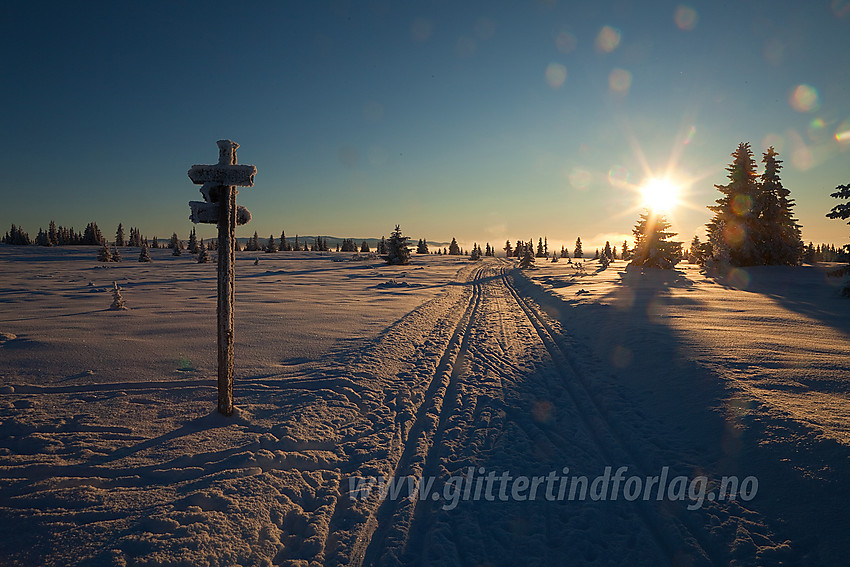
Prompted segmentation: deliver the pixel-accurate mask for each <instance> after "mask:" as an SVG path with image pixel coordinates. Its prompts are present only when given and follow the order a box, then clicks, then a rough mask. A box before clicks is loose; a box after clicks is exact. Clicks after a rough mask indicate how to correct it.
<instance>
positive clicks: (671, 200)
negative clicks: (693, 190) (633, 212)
mask: <svg viewBox="0 0 850 567" xmlns="http://www.w3.org/2000/svg"><path fill="white" fill-rule="evenodd" d="M679 193H680V187H679V186H678V185H676V184H675V183H673V182H672V181H670V180H669V179H667V178H663V177H650V178H649V179H647V180H646V181H644V182H643V184H642V185H641V187H640V194H641V197H642V198H643V206H645V207H646V208H648V209H649V210H651V211H656V212H659V213H667V212H670V211H671V210H672V209H673V207H675V206H676V204H677V203H678V201H679Z"/></svg>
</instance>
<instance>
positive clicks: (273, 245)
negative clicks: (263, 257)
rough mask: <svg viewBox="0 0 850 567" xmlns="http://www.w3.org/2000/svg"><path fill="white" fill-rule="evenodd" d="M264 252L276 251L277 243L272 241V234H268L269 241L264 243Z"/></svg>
mask: <svg viewBox="0 0 850 567" xmlns="http://www.w3.org/2000/svg"><path fill="white" fill-rule="evenodd" d="M266 252H269V253H272V252H277V243H276V242H275V241H274V236H273V235H269V241H268V242H267V243H266Z"/></svg>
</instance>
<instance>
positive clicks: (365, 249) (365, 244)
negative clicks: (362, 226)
mask: <svg viewBox="0 0 850 567" xmlns="http://www.w3.org/2000/svg"><path fill="white" fill-rule="evenodd" d="M360 252H361V253H363V254H368V253H369V243H368V242H366V241H365V240H364V241H363V242H361V243H360ZM417 253H418V251H417ZM426 254H427V252H426Z"/></svg>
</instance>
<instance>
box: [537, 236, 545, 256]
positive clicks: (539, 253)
mask: <svg viewBox="0 0 850 567" xmlns="http://www.w3.org/2000/svg"><path fill="white" fill-rule="evenodd" d="M535 256H536V257H537V258H543V257H545V252H544V251H543V238H538V239H537V254H535Z"/></svg>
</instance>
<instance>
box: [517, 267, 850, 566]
mask: <svg viewBox="0 0 850 567" xmlns="http://www.w3.org/2000/svg"><path fill="white" fill-rule="evenodd" d="M648 272H649V273H647V274H642V273H633V272H631V273H630V272H626V273H623V274H622V279H621V283H620V285H619V287H618V288H617V289H616V290H615V291H614V292H612V293H611V294H610V296H609V297H607V298H606V299H607V300H608V303H610V305H600V304H578V305H569V304H568V303H565V302H564V301H563V300H562V299H561V298H560V297H558V296H556V295H554V294H552V293H549V292H546V291H544V290H543V289H542V288H540V287H538V286H536V285H534V284H532V283H531V282H529V281H528V280H527V279H526V278H517V283H518V284H519V285H520V286H521V287H522V288H523V291H524V293H525V294H527V295H528V296H531V297H532V298H533V299H534V300H535V301H536V302H537V303H538V305H539V306H540V307H541V308H542V309H543V310H545V311H546V313H547V314H548V315H549V316H550V317H552V318H553V319H555V320H557V321H559V322H560V323H561V325H562V326H563V327H564V329H566V330H567V332H568V333H575V334H577V335H582V334H584V335H585V337H583V338H584V339H585V341H586V342H587V343H589V344H591V345H592V347H593V350H594V351H595V354H596V355H597V357H598V358H600V359H602V360H603V366H604V367H605V370H606V371H607V372H608V376H610V377H611V381H610V384H604V383H600V384H590V385H589V386H590V388H591V389H592V390H593V395H594V397H595V399H596V403H597V404H598V405H599V407H600V408H601V410H602V411H603V412H607V411H608V410H609V409H610V410H611V413H610V414H609V415H608V417H609V418H613V419H615V420H616V419H619V418H621V417H623V414H622V413H621V414H620V415H617V414H616V413H614V412H615V410H616V408H614V407H610V404H611V403H612V402H613V403H616V399H617V398H618V397H619V398H620V399H622V398H626V399H629V400H630V401H631V402H632V403H633V405H634V407H635V408H637V411H636V412H632V413H633V414H634V417H633V419H640V420H641V422H637V423H632V424H629V423H619V424H618V423H617V422H616V421H615V422H613V425H614V426H615V427H620V426H621V427H620V429H621V431H623V432H624V435H623V436H624V438H625V440H626V442H627V443H628V442H629V435H630V433H629V431H631V432H633V434H634V435H636V436H637V439H636V440H638V441H639V440H640V439H642V438H649V439H651V442H652V443H653V444H654V445H655V449H656V450H654V451H653V454H652V455H647V456H646V457H647V461H648V462H654V464H655V470H650V471H642V472H645V473H647V474H658V472H657V471H658V470H660V468H661V467H662V466H670V467H671V475H672V473H673V469H675V468H679V469H680V470H681V469H682V468H685V469H689V470H691V471H692V474H694V475H695V474H708V475H709V476H711V477H714V478H718V479H719V478H721V477H722V476H724V475H726V476H730V475H735V476H737V477H738V478H739V479H743V478H744V477H747V476H750V475H752V476H755V477H756V478H757V479H758V493H757V496H756V497H755V498H754V499H753V500H752V501H750V502H741V501H737V502H732V503H727V504H728V506H727V509H728V510H729V512H728V514H725V513H724V511H723V510H722V508H721V509H719V510H718V508H717V506H716V505H715V504H717V503H711V502H706V504H705V505H704V506H703V509H702V510H698V511H693V512H688V511H685V509H684V507H682V508H681V510H680V512H679V514H678V515H679V517H680V519H682V521H683V522H684V523H685V525H687V526H689V527H690V528H691V529H692V530H694V529H696V530H704V531H703V534H704V535H705V537H707V539H708V541H710V542H712V545H713V546H716V548H715V549H712V550H711V552H712V555H713V556H714V557H715V558H718V557H723V558H724V559H725V561H724V562H728V561H729V560H732V559H735V560H737V561H739V562H741V563H740V564H742V565H747V564H753V565H754V564H759V565H774V564H777V565H778V564H783V565H787V564H806V565H821V564H822V565H830V564H838V563H841V562H842V561H843V560H844V558H846V557H847V556H848V554H850V540H848V539H847V538H846V537H845V535H844V534H846V532H847V531H848V530H850V516H848V515H847V512H846V502H847V501H848V499H850V485H848V484H847V483H846V482H845V479H846V478H848V475H850V451H848V449H847V447H845V446H842V445H840V444H838V443H837V442H835V441H832V440H829V439H824V438H822V437H821V436H820V434H819V432H818V431H815V430H813V429H812V428H810V427H808V426H807V425H806V424H803V423H800V422H794V421H791V420H786V419H784V418H780V417H777V416H776V415H770V416H768V415H767V410H766V408H763V407H761V406H760V404H759V403H758V402H757V401H756V400H754V399H752V397H751V396H748V395H747V394H746V392H741V391H738V390H737V389H735V387H734V386H733V385H732V384H729V383H727V382H726V380H725V379H724V377H723V376H722V375H719V374H717V373H715V372H712V371H711V370H709V369H708V368H705V367H703V366H701V365H699V364H698V363H696V362H694V361H692V360H689V359H688V358H687V357H686V356H685V352H684V347H685V344H684V342H683V341H682V339H681V338H680V337H678V336H677V334H676V333H675V331H674V330H673V329H672V328H671V327H670V326H669V325H667V324H666V317H665V316H664V314H665V307H666V306H668V305H671V304H673V303H675V302H680V301H688V302H693V301H694V300H693V299H692V298H689V297H684V298H681V297H680V298H674V297H671V296H670V290H671V289H672V288H674V287H690V286H691V285H693V282H691V281H690V280H689V279H688V278H687V277H685V276H684V274H682V273H681V272H677V271H673V272H668V273H663V272H662V271H660V270H650V271H648ZM759 285H760V284H758V283H757V284H756V286H757V288H758V286H759ZM786 293H787V292H786ZM789 296H790V297H797V296H794V295H791V294H789ZM780 297H781V296H780ZM797 306H798V308H800V309H803V308H805V306H806V304H805V303H803V302H799V303H797ZM813 313H814V312H813ZM824 316H825V315H824ZM825 317H826V316H825ZM826 318H827V319H829V317H826ZM836 319H838V317H836ZM587 375H588V376H589V377H591V379H592V377H593V376H594V375H597V373H588V374H587ZM598 375H602V374H598ZM600 382H601V380H600ZM612 389H616V390H617V395H616V396H615V395H612V393H611V390H612ZM625 415H626V417H628V416H629V414H628V413H627V414H625ZM611 465H612V466H615V465H617V463H611ZM746 509H751V510H755V511H757V512H759V513H760V514H761V516H762V518H769V519H774V518H775V519H776V520H775V521H771V522H770V523H769V528H770V530H772V531H773V533H774V535H773V536H772V537H771V538H770V539H772V540H773V542H774V543H770V542H769V540H767V539H764V538H763V537H762V536H763V535H764V536H767V535H768V534H762V535H759V534H758V533H757V532H758V531H759V529H758V527H756V526H751V525H748V521H747V520H746V517H747V515H748V512H747V511H746ZM729 514H731V515H735V516H738V517H739V518H738V519H737V520H736V521H734V522H733V521H730V518H729V517H728V515H729ZM724 515H727V517H726V518H724ZM739 530H741V531H740V533H739ZM784 540H788V541H787V544H788V545H787V546H786V545H785V544H783V543H782V542H783V541H784ZM777 543H778V544H779V545H776V544H777ZM789 546H790V548H789ZM759 548H761V549H759Z"/></svg>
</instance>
